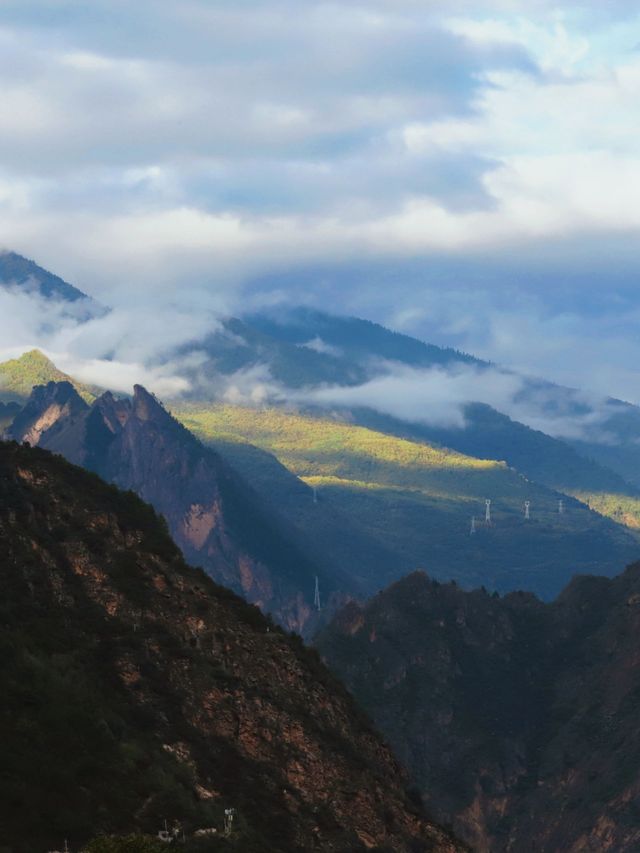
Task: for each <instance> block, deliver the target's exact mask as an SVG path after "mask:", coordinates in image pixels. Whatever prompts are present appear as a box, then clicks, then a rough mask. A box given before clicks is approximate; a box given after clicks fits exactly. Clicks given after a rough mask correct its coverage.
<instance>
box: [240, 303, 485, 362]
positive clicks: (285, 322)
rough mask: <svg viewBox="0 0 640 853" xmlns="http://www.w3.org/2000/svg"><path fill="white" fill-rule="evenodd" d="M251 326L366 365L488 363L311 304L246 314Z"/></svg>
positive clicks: (276, 338) (289, 342)
mask: <svg viewBox="0 0 640 853" xmlns="http://www.w3.org/2000/svg"><path fill="white" fill-rule="evenodd" d="M246 322H247V324H248V325H249V326H251V327H252V328H254V329H257V330H258V331H259V332H261V333H262V334H265V335H269V336H270V337H272V338H273V339H275V340H277V341H282V342H286V343H288V344H293V345H294V346H298V347H300V346H304V345H305V344H309V342H314V341H315V342H316V345H317V344H318V343H320V345H322V344H324V345H325V348H331V347H333V348H334V349H335V351H337V352H339V353H340V354H341V355H342V357H345V356H346V357H348V359H349V361H350V362H351V363H353V362H355V363H357V364H362V365H364V364H365V363H366V362H367V361H369V360H371V359H373V358H375V359H385V360H388V361H396V362H401V363H404V364H408V365H411V366H412V367H433V366H436V365H447V364H452V363H460V362H462V363H464V364H475V365H479V366H485V367H486V366H488V364H487V362H486V361H482V359H479V358H475V357H474V356H472V355H468V354H467V353H463V352H460V351H459V350H456V349H451V348H449V347H438V346H435V345H434V344H428V343H425V342H424V341H421V340H418V339H417V338H413V337H411V336H410V335H403V334H401V333H400V332H394V331H392V330H391V329H387V328H385V327H384V326H381V325H379V324H378V323H372V322H371V321H370V320H362V319H360V318H358V317H339V316H336V315H332V314H327V313H325V312H322V311H315V310H313V309H309V308H295V309H292V310H290V311H285V312H283V311H279V312H278V313H277V314H275V313H268V312H266V313H263V314H252V315H250V316H249V317H247V318H246Z"/></svg>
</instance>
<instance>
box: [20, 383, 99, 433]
mask: <svg viewBox="0 0 640 853" xmlns="http://www.w3.org/2000/svg"><path fill="white" fill-rule="evenodd" d="M88 408H89V407H88V406H87V404H86V403H85V402H84V400H83V399H82V397H80V395H79V394H78V392H77V391H76V389H75V388H74V387H73V385H72V384H71V383H70V382H49V383H47V385H39V386H36V387H35V388H34V389H33V391H32V393H31V397H30V398H29V400H28V402H27V405H26V406H25V407H24V409H22V411H20V412H19V413H18V414H17V415H16V418H15V420H14V421H13V423H12V425H11V427H10V428H9V430H8V436H9V437H10V438H14V439H19V440H20V441H27V442H29V444H39V443H40V441H41V439H42V436H43V434H44V433H46V432H47V431H49V430H52V429H55V428H59V426H60V424H61V422H62V421H66V420H72V419H75V418H77V417H80V416H82V415H83V414H84V413H85V412H86V411H87V410H88Z"/></svg>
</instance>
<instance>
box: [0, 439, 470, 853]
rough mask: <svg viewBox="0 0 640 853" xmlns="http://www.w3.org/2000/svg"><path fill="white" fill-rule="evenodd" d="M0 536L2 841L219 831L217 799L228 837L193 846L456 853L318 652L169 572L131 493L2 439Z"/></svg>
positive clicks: (175, 567) (282, 852)
mask: <svg viewBox="0 0 640 853" xmlns="http://www.w3.org/2000/svg"><path fill="white" fill-rule="evenodd" d="M0 543H1V544H2V553H3V560H2V566H1V571H0V590H1V591H2V595H1V596H0V617H1V619H2V626H3V631H2V634H1V636H0V649H1V651H2V654H1V655H0V685H1V686H2V695H3V702H2V708H1V709H0V733H1V735H2V738H3V743H4V748H3V751H2V756H1V757H0V768H1V770H2V772H0V793H1V794H2V796H1V797H0V823H1V824H2V836H3V837H2V841H3V844H8V845H9V846H10V848H11V849H12V850H14V851H15V853H33V851H34V849H52V848H53V845H54V844H55V843H56V842H57V840H58V839H60V838H65V837H67V838H69V840H70V843H72V845H73V846H74V847H75V846H78V845H81V844H82V843H84V842H86V840H87V839H88V838H90V837H93V836H95V835H97V834H99V833H100V832H103V833H110V832H131V831H146V832H155V831H156V830H157V828H158V827H159V826H162V821H163V820H164V819H167V820H170V821H173V820H179V821H180V822H181V823H182V824H183V826H184V827H185V828H186V830H187V831H188V832H189V833H192V832H193V831H194V830H195V829H197V828H198V827H202V826H205V827H211V826H214V827H215V826H218V827H220V835H222V832H221V826H222V820H223V812H224V809H225V808H228V807H233V808H235V810H236V821H235V827H234V832H233V834H232V836H231V837H230V838H228V839H225V838H220V839H219V840H217V839H216V838H215V837H212V838H211V839H210V840H209V841H208V842H207V843H208V847H207V849H211V850H218V849H220V850H230V851H233V850H237V851H238V853H240V851H242V853H263V851H265V850H269V851H273V853H297V851H299V853H303V851H304V852H305V853H306V851H311V850H318V851H320V850H323V851H335V853H346V851H354V853H355V851H358V850H362V851H364V850H366V849H370V848H371V847H373V846H376V845H377V846H379V847H381V848H384V849H389V850H392V851H394V853H414V851H425V853H427V851H432V853H456V851H461V850H462V845H458V844H457V843H456V842H455V841H453V840H452V838H451V837H450V836H448V835H447V834H446V833H445V832H444V831H442V830H441V829H439V828H438V827H437V826H435V825H434V824H432V823H430V822H428V821H427V820H426V819H425V818H424V816H423V815H422V813H421V812H420V810H419V809H418V808H416V806H415V805H413V806H412V805H411V801H410V799H409V798H408V797H407V795H406V793H405V787H404V786H405V777H404V776H403V773H402V771H401V770H400V768H399V765H398V764H397V762H396V761H395V759H393V757H392V756H391V753H390V751H389V750H388V748H387V747H386V746H385V745H384V744H383V742H382V741H381V739H380V738H379V736H378V735H377V734H376V733H375V732H374V731H373V729H372V728H371V726H370V724H369V723H368V721H367V720H366V719H365V718H364V716H363V715H362V714H361V713H360V712H359V711H358V709H357V708H356V707H355V705H354V703H353V701H352V700H351V699H350V697H349V696H348V694H347V693H346V691H345V690H344V688H343V687H342V686H341V685H340V684H339V683H338V682H337V681H336V680H335V678H333V677H332V676H331V675H330V674H329V673H328V672H327V670H326V669H325V668H324V667H323V666H322V665H321V663H320V662H319V659H318V658H317V656H316V655H314V653H313V652H311V651H309V650H307V649H306V648H305V647H304V646H303V644H302V643H301V642H300V640H299V639H296V638H295V637H291V636H288V635H287V634H286V633H285V632H283V631H282V630H281V629H279V628H277V627H276V626H275V625H273V623H271V622H270V621H269V620H268V619H266V618H265V617H264V616H262V614H260V613H259V611H258V610H257V609H256V608H255V607H252V606H250V605H248V604H246V603H245V602H244V601H242V600H241V599H240V598H238V597H237V596H235V595H234V594H233V593H231V592H229V591H228V590H226V589H224V588H222V587H219V586H217V585H216V584H214V583H213V582H212V581H211V580H210V578H208V577H207V576H206V575H205V574H204V573H203V572H201V571H199V570H196V569H192V568H190V567H189V566H187V565H186V564H185V563H184V561H183V559H182V557H181V556H180V554H179V551H178V549H177V548H176V546H175V545H174V544H173V542H172V541H171V540H170V539H169V537H168V535H167V532H166V528H165V526H164V525H163V523H162V522H161V520H160V519H159V518H158V517H157V516H156V515H155V513H154V511H153V510H152V509H151V508H150V507H149V506H148V505H146V504H143V503H142V502H141V501H140V500H139V499H138V498H137V497H135V496H134V495H133V494H132V493H130V492H129V493H124V492H120V491H118V490H117V489H116V488H114V487H112V486H108V485H107V484H105V483H103V482H102V481H101V480H99V478H98V477H97V476H95V475H94V474H91V473H89V472H86V471H84V470H82V469H80V468H78V467H75V466H72V465H71V464H69V463H68V462H67V461H65V460H64V459H62V458H61V457H59V456H55V455H53V454H51V453H49V452H47V451H44V450H41V449H39V448H29V447H23V446H20V445H17V444H15V443H3V442H0ZM43 755H46V757H47V760H46V762H43V760H42V757H43ZM198 849H201V848H198Z"/></svg>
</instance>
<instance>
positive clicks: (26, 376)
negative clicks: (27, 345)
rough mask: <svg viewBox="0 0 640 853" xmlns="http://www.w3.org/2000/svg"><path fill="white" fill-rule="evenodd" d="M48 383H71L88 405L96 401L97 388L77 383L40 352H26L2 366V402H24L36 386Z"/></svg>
mask: <svg viewBox="0 0 640 853" xmlns="http://www.w3.org/2000/svg"><path fill="white" fill-rule="evenodd" d="M48 382H70V383H71V384H72V385H73V386H74V387H75V389H76V390H77V392H78V393H79V394H80V396H81V397H82V398H83V399H84V400H85V402H87V403H91V402H93V400H95V392H96V389H95V388H90V387H89V386H88V385H83V384H82V382H77V381H76V380H75V379H73V378H72V377H70V376H67V374H66V373H63V372H62V371H61V370H58V368H57V367H56V366H55V364H54V363H53V362H52V361H50V360H49V359H48V358H47V357H46V355H44V354H43V353H42V352H40V350H37V349H34V350H31V351H30V352H26V353H25V354H24V355H22V356H20V358H14V359H11V360H10V361H5V362H3V363H2V364H0V400H17V401H24V400H26V399H27V398H28V397H29V395H30V394H31V389H32V388H33V387H34V385H46V384H47V383H48Z"/></svg>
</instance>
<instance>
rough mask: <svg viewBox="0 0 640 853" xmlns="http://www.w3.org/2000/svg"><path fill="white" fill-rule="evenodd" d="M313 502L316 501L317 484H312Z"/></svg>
mask: <svg viewBox="0 0 640 853" xmlns="http://www.w3.org/2000/svg"><path fill="white" fill-rule="evenodd" d="M312 488H313V502H314V504H317V503H318V488H317V486H313V487H312Z"/></svg>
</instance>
